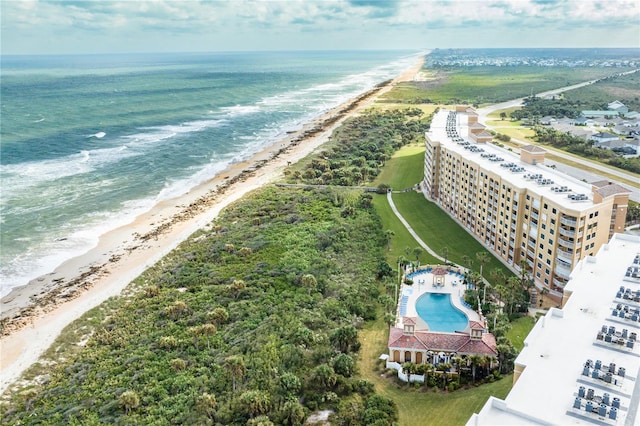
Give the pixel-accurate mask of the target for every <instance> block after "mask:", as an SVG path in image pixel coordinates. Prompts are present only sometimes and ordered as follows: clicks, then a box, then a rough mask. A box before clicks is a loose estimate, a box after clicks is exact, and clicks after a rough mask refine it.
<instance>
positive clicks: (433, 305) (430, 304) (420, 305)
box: [416, 293, 469, 333]
mask: <svg viewBox="0 0 640 426" xmlns="http://www.w3.org/2000/svg"><path fill="white" fill-rule="evenodd" d="M416 312H417V313H418V315H419V316H420V318H422V319H423V320H424V321H425V322H426V323H427V325H428V326H429V331H445V332H449V333H453V332H454V331H464V329H465V328H467V325H468V324H469V319H468V318H467V316H466V315H465V314H463V313H462V312H461V311H460V310H458V308H456V307H455V306H453V304H452V303H451V295H449V294H442V293H425V294H423V295H422V296H420V297H419V298H418V300H416Z"/></svg>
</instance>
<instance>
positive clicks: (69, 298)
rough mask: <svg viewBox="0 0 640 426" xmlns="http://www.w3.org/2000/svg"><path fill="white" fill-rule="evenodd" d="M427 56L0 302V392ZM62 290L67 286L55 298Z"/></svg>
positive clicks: (418, 66)
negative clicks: (72, 327)
mask: <svg viewBox="0 0 640 426" xmlns="http://www.w3.org/2000/svg"><path fill="white" fill-rule="evenodd" d="M427 53H428V52H427ZM427 53H424V54H421V55H420V56H419V57H417V60H416V63H415V65H414V66H412V67H411V68H410V69H408V70H406V71H405V72H403V73H402V74H401V75H400V76H398V77H397V78H396V79H394V80H393V81H391V82H389V83H387V84H385V85H382V86H379V87H377V88H375V89H373V90H372V91H370V92H367V94H366V95H364V96H360V97H358V98H355V99H352V100H350V101H347V102H346V103H344V104H342V105H340V106H338V107H336V108H334V109H332V110H330V111H328V112H327V113H326V114H324V115H323V116H321V117H319V118H317V119H315V120H313V121H312V122H310V123H308V124H306V125H305V126H303V128H302V129H301V130H300V131H298V132H295V133H293V134H290V135H287V137H286V138H284V139H283V140H281V141H279V142H277V143H275V144H274V145H272V146H271V147H269V148H267V149H265V150H264V151H262V152H260V153H258V154H256V155H255V156H253V157H252V158H251V159H250V160H248V161H245V162H242V163H239V164H235V165H233V166H232V167H230V168H229V169H227V170H226V171H224V172H222V173H220V174H219V175H218V176H216V177H215V178H214V179H212V180H210V181H208V182H206V183H204V184H201V185H199V186H198V187H196V188H194V189H193V190H191V191H190V192H188V193H187V194H185V195H183V196H180V197H178V198H175V199H172V200H167V201H164V202H161V203H159V204H158V205H156V206H155V207H154V208H152V210H150V211H149V212H147V213H145V214H143V215H141V216H139V217H138V218H136V220H135V221H134V222H133V223H131V224H128V225H125V226H123V227H121V228H118V229H116V230H113V231H110V232H109V233H107V234H105V235H103V236H101V238H100V241H99V243H98V245H97V247H95V248H94V249H92V250H90V251H89V252H87V253H86V254H84V255H81V256H79V257H77V258H74V259H71V260H69V261H68V262H65V263H64V264H62V265H61V266H60V267H58V268H57V269H56V270H55V271H54V272H52V273H50V274H47V275H44V276H42V277H39V278H37V279H35V280H33V281H32V282H30V283H29V284H27V285H26V286H23V287H20V288H17V289H14V290H13V291H12V292H11V293H9V295H7V296H5V297H4V298H3V299H2V304H1V305H0V306H1V308H2V309H1V313H2V318H3V319H6V318H10V319H12V320H11V321H6V320H5V321H4V322H3V324H2V336H1V337H0V393H4V392H5V391H6V390H7V389H8V388H9V387H10V385H11V384H12V383H14V382H15V381H16V380H18V378H19V377H20V376H21V375H22V373H23V372H24V371H25V370H26V369H27V368H29V366H31V365H32V364H33V363H35V362H36V361H37V360H38V359H39V358H40V356H41V355H42V354H43V353H44V351H46V350H47V348H49V347H50V346H51V345H52V344H53V342H54V341H55V339H56V338H57V337H58V336H59V335H60V333H61V332H62V330H63V329H64V328H65V327H66V326H67V325H69V324H70V323H71V322H73V321H74V320H76V319H77V318H79V317H80V316H82V315H83V314H84V313H85V312H87V311H89V310H90V309H92V308H94V307H96V306H98V305H100V304H101V303H102V302H104V301H105V300H107V299H109V298H110V297H114V296H118V295H119V294H121V293H122V292H123V290H124V289H125V288H126V287H127V285H128V284H129V283H130V282H131V281H133V280H134V279H135V278H137V277H138V276H139V275H140V274H141V273H143V272H144V271H145V270H146V269H147V268H149V267H151V266H152V265H154V264H155V263H156V262H158V261H160V260H161V259H162V258H163V257H164V256H165V255H167V254H168V253H169V252H171V251H172V250H173V249H175V248H176V247H177V246H178V245H179V244H180V243H181V242H183V241H185V240H186V239H187V238H188V237H189V236H190V235H192V234H193V233H194V232H196V231H198V230H199V229H202V228H204V227H206V226H208V225H209V224H210V223H211V222H212V221H213V220H214V219H215V218H216V217H217V216H218V214H219V213H220V212H221V211H222V209H224V208H225V207H227V206H228V205H229V204H231V203H233V202H235V201H237V200H239V199H240V198H242V197H243V196H244V195H246V194H247V193H249V192H251V191H253V190H255V189H258V188H260V187H262V186H264V185H265V184H268V183H272V182H274V181H275V180H276V179H278V178H280V177H281V176H282V173H283V171H284V169H285V168H286V167H287V166H288V165H289V164H292V163H295V162H297V161H299V160H300V159H302V158H304V157H306V156H307V155H309V154H310V153H312V152H313V151H314V150H316V149H317V148H318V147H320V146H321V145H322V144H323V143H325V142H326V141H328V140H329V137H330V135H331V133H332V132H333V130H334V129H335V128H336V127H338V126H339V125H340V124H341V123H342V122H343V121H344V120H345V119H347V118H349V117H351V116H353V115H355V114H358V112H359V111H362V110H363V109H364V108H366V107H368V106H370V105H371V103H372V102H373V101H374V100H375V98H376V97H377V96H379V95H381V94H383V93H385V92H386V91H388V90H390V89H391V88H392V87H393V85H394V84H395V83H398V82H402V81H411V80H413V79H414V77H415V76H416V75H417V73H418V72H419V71H420V69H421V68H422V66H423V64H424V57H425V55H426V54H427ZM62 283H67V284H69V287H68V288H67V290H65V291H63V292H60V291H59V287H61V286H62ZM56 291H57V292H56ZM47 294H52V296H49V297H47ZM34 300H36V301H38V302H37V303H34ZM16 314H19V317H16V316H15V315H16Z"/></svg>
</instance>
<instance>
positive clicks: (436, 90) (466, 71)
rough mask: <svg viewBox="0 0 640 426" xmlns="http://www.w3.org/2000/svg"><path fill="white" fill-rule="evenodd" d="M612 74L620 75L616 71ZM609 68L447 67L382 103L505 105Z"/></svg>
mask: <svg viewBox="0 0 640 426" xmlns="http://www.w3.org/2000/svg"><path fill="white" fill-rule="evenodd" d="M615 72H620V70H616V71H615ZM613 73H614V71H613V70H611V69H609V68H592V67H574V68H571V70H570V71H569V70H568V69H567V68H563V67H533V66H524V65H519V66H509V67H498V66H446V67H439V68H429V69H427V70H424V71H423V74H424V79H423V81H410V82H404V83H400V84H398V86H397V90H393V91H391V92H388V93H386V94H385V95H382V96H381V100H382V101H386V102H391V103H406V104H420V103H433V104H450V105H452V104H468V105H474V106H480V105H486V104H493V103H498V102H504V101H508V100H511V99H516V98H522V97H525V96H529V95H530V94H531V93H532V92H533V93H539V92H543V91H546V90H551V89H557V88H559V87H565V86H570V85H573V84H577V83H582V82H584V81H589V80H597V79H601V78H604V77H609V76H611V75H612V74H613Z"/></svg>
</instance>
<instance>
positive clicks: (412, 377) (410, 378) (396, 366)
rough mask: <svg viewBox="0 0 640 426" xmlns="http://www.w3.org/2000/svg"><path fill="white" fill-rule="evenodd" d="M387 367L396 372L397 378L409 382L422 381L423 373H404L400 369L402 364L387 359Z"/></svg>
mask: <svg viewBox="0 0 640 426" xmlns="http://www.w3.org/2000/svg"><path fill="white" fill-rule="evenodd" d="M387 368H390V369H393V370H396V371H397V372H398V379H400V380H402V381H403V382H409V383H416V382H417V383H424V374H406V373H404V372H403V371H402V365H400V363H398V362H395V361H387Z"/></svg>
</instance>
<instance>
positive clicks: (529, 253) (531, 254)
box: [527, 250, 536, 258]
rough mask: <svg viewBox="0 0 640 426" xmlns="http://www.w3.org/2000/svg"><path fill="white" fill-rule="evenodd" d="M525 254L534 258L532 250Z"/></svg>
mask: <svg viewBox="0 0 640 426" xmlns="http://www.w3.org/2000/svg"><path fill="white" fill-rule="evenodd" d="M527 254H528V255H529V256H531V257H533V258H535V257H536V254H535V252H534V251H533V250H527Z"/></svg>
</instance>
